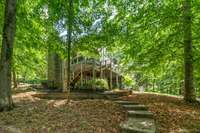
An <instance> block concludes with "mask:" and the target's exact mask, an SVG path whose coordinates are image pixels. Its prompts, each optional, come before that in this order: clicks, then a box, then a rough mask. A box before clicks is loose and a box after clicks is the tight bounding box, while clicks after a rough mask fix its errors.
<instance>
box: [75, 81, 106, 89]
mask: <svg viewBox="0 0 200 133" xmlns="http://www.w3.org/2000/svg"><path fill="white" fill-rule="evenodd" d="M80 86H81V85H80V84H78V86H77V87H80ZM82 88H83V89H91V90H107V89H109V86H108V82H107V80H105V79H91V80H88V81H87V82H86V83H83V87H82Z"/></svg>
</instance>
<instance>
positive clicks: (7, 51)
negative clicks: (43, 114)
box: [0, 0, 17, 111]
mask: <svg viewBox="0 0 200 133" xmlns="http://www.w3.org/2000/svg"><path fill="white" fill-rule="evenodd" d="M16 2H17V1H16V0H6V2H5V18H4V27H3V40H2V49H1V58H0V111H3V110H10V109H12V107H13V101H12V97H11V64H12V63H11V62H12V54H13V44H14V34H15V28H16Z"/></svg>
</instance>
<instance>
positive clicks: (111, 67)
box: [110, 59, 112, 89]
mask: <svg viewBox="0 0 200 133" xmlns="http://www.w3.org/2000/svg"><path fill="white" fill-rule="evenodd" d="M110 89H112V62H111V59H110Z"/></svg>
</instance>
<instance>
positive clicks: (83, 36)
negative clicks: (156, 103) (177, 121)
mask: <svg viewBox="0 0 200 133" xmlns="http://www.w3.org/2000/svg"><path fill="white" fill-rule="evenodd" d="M199 6H200V1H198V0H196V1H193V4H192V17H193V18H192V20H193V24H192V32H193V50H194V55H193V60H194V76H195V77H194V80H195V88H196V90H197V94H198V95H200V91H199V90H200V69H199V65H200V64H199V63H200V58H199V57H200V49H199V47H200V33H199V32H200V26H199V25H200V14H199V12H200V9H199ZM17 7H18V10H17V29H16V38H15V49H14V70H16V72H17V75H18V77H19V78H20V79H23V78H24V80H33V79H45V77H46V74H45V73H46V70H47V65H46V64H47V63H46V52H47V51H48V50H50V51H53V52H56V53H58V54H59V55H60V56H61V57H62V58H66V56H67V54H66V48H67V47H66V38H65V37H66V35H63V36H62V37H61V36H60V34H61V33H63V32H64V31H66V30H67V22H68V20H67V18H68V15H69V14H68V9H69V8H68V4H67V3H66V1H64V0H60V1H56V0H54V1H47V0H34V1H33V0H22V1H18V6H17ZM182 10H183V0H175V1H174V0H166V1H164V0H163V1H159V0H149V1H144V0H137V1H132V0H122V1H116V0H108V1H107V2H106V1H104V0H90V1H89V0H84V1H78V0H75V1H74V22H73V46H72V54H73V55H76V54H77V52H78V53H80V54H82V55H84V56H86V57H87V56H88V57H95V58H99V56H100V55H99V52H98V49H99V48H102V47H103V48H106V49H107V51H108V52H109V53H112V56H113V57H114V58H115V59H116V60H117V61H118V64H119V65H118V68H119V69H120V72H121V73H122V75H125V84H126V85H127V86H133V87H134V88H133V89H136V88H139V87H141V86H144V88H145V90H146V91H154V92H161V93H170V94H176V95H179V94H181V90H182V88H183V79H184V74H183V61H184V60H183V52H184V50H183V28H182V27H183V23H182V16H183V14H182ZM3 11H4V0H3V1H0V41H1V38H2V37H1V35H2V25H3ZM45 11H47V12H45ZM113 14H115V15H113ZM97 20H98V21H97ZM97 22H99V23H97ZM95 23H97V24H96V25H95V26H94V24H95ZM132 79H133V82H132ZM90 82H92V81H90ZM93 82H95V83H94V84H96V81H93ZM91 84H92V83H91ZM104 84H105V83H104ZM105 88H106V87H105Z"/></svg>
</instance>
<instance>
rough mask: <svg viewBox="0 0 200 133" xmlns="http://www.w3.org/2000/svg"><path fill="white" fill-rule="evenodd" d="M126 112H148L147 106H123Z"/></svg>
mask: <svg viewBox="0 0 200 133" xmlns="http://www.w3.org/2000/svg"><path fill="white" fill-rule="evenodd" d="M123 107H124V108H125V109H126V110H148V107H147V106H145V105H123Z"/></svg>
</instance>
